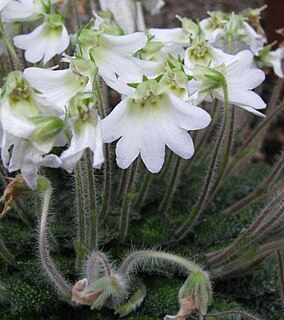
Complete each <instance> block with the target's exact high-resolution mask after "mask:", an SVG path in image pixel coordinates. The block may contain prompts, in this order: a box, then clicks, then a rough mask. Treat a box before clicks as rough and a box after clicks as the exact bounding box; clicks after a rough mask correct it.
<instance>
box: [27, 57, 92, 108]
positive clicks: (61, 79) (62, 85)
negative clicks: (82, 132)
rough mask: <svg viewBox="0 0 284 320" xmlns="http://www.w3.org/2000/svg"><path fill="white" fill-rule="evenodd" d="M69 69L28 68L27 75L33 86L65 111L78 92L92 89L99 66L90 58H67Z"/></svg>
mask: <svg viewBox="0 0 284 320" xmlns="http://www.w3.org/2000/svg"><path fill="white" fill-rule="evenodd" d="M66 61H67V62H69V64H70V66H69V69H65V70H49V69H43V68H35V67H32V68H27V69H25V71H24V75H25V77H26V78H27V79H28V81H29V83H30V84H31V86H32V87H33V88H35V89H36V90H38V91H40V92H41V94H42V96H43V97H44V98H45V99H47V100H48V101H49V102H51V103H53V104H54V105H55V106H57V108H58V111H59V112H60V113H62V114H64V113H65V110H66V106H67V104H68V102H69V101H70V100H71V98H72V97H74V96H75V95H76V93H78V92H81V91H91V90H92V86H93V82H94V79H95V77H96V74H97V68H96V65H95V64H94V62H92V61H90V60H84V59H77V58H67V59H66Z"/></svg>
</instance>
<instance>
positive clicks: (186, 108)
mask: <svg viewBox="0 0 284 320" xmlns="http://www.w3.org/2000/svg"><path fill="white" fill-rule="evenodd" d="M169 99H170V102H171V104H172V106H173V108H172V109H171V116H172V117H173V118H174V119H175V121H176V124H177V125H178V126H179V127H180V128H182V129H185V130H187V131H188V130H199V129H202V128H205V127H207V126H208V125H209V123H210V122H211V117H210V115H209V114H208V113H207V112H206V111H205V110H203V109H202V108H199V107H196V106H193V105H191V104H190V103H188V102H184V101H182V100H181V99H179V98H178V97H177V96H175V95H173V94H169Z"/></svg>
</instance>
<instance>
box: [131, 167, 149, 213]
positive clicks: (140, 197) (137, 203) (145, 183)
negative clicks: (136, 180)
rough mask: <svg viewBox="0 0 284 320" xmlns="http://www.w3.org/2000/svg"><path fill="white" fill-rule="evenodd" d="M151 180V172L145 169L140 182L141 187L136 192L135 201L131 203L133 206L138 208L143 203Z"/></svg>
mask: <svg viewBox="0 0 284 320" xmlns="http://www.w3.org/2000/svg"><path fill="white" fill-rule="evenodd" d="M152 180H153V174H152V173H151V172H150V171H147V172H146V173H145V175H144V179H143V182H142V184H141V188H140V190H139V192H138V196H137V198H136V201H135V203H134V205H133V207H134V208H136V209H140V208H141V206H142V205H143V203H144V201H145V198H146V196H147V193H148V190H149V187H150V185H151V182H152Z"/></svg>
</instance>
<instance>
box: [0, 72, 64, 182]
mask: <svg viewBox="0 0 284 320" xmlns="http://www.w3.org/2000/svg"><path fill="white" fill-rule="evenodd" d="M62 127H63V121H62V120H61V119H59V118H57V117H56V116H54V110H52V109H51V110H49V109H47V108H46V106H43V105H41V104H40V100H39V99H38V98H37V95H36V94H35V93H34V92H33V90H32V88H31V87H30V86H29V84H28V82H27V81H26V79H25V78H24V77H23V75H22V73H21V72H19V71H14V72H11V73H10V74H9V75H8V78H7V80H6V83H5V85H4V87H3V90H2V96H1V99H0V128H1V130H0V131H1V135H0V140H1V142H0V144H1V158H2V162H3V165H4V167H6V168H7V169H8V170H9V171H10V172H12V171H16V170H21V172H22V174H23V176H24V179H25V180H26V182H27V184H28V185H29V186H30V187H31V188H35V187H36V180H37V171H38V169H39V168H40V167H41V166H43V165H45V166H52V167H56V166H57V167H58V166H59V164H60V163H61V161H60V159H59V158H57V157H56V156H53V155H48V153H49V152H50V151H51V149H52V148H53V146H54V144H55V141H56V137H57V134H58V133H59V132H60V131H61V130H62Z"/></svg>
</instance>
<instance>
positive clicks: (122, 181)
mask: <svg viewBox="0 0 284 320" xmlns="http://www.w3.org/2000/svg"><path fill="white" fill-rule="evenodd" d="M126 178H127V170H123V169H121V170H120V177H119V184H118V188H117V196H120V195H121V193H122V192H123V188H124V186H125V182H126Z"/></svg>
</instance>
